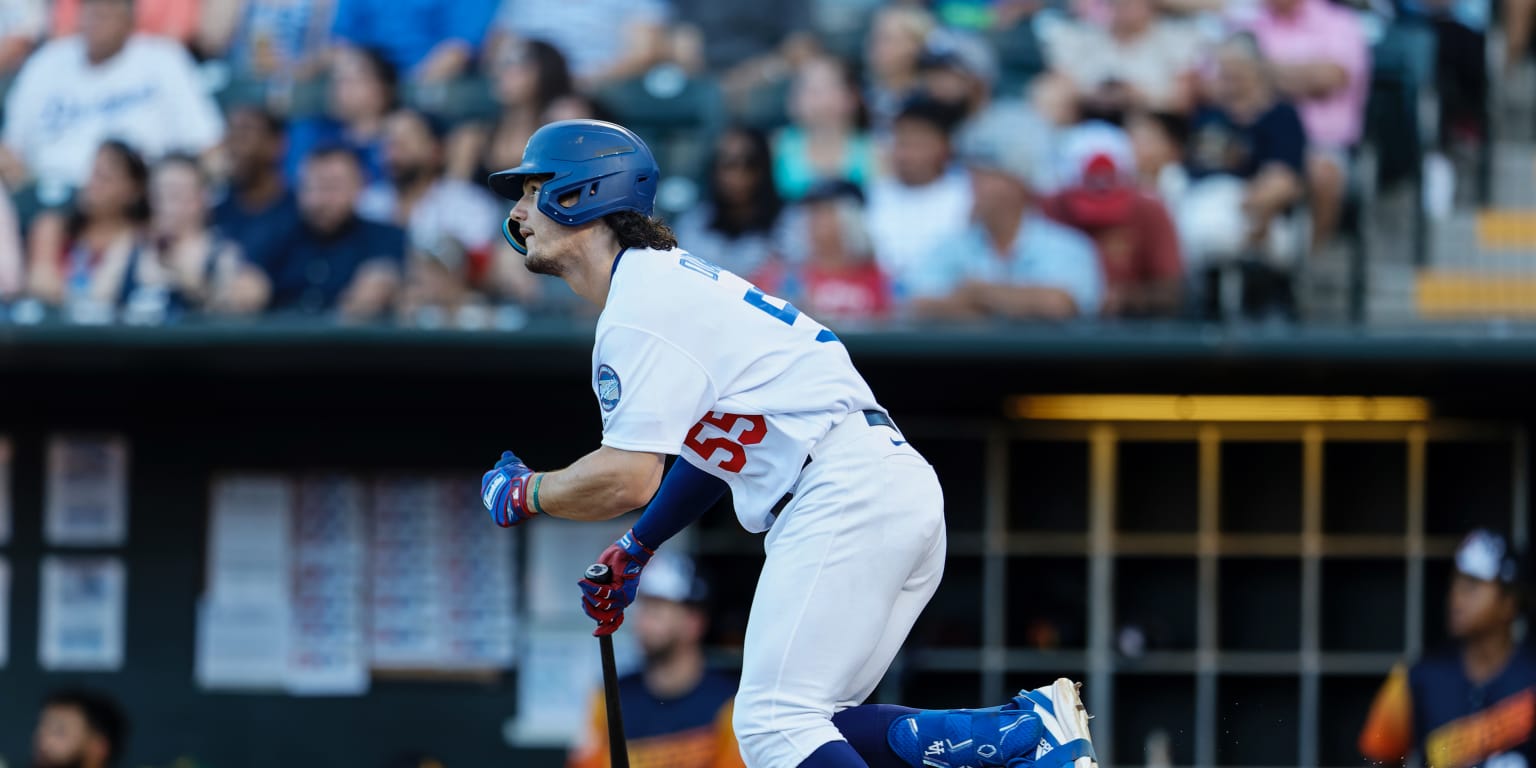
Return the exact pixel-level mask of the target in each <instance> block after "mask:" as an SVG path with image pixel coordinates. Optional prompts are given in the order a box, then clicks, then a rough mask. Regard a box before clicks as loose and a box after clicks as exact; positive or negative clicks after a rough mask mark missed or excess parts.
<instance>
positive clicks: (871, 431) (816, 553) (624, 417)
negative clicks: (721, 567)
mask: <svg viewBox="0 0 1536 768" xmlns="http://www.w3.org/2000/svg"><path fill="white" fill-rule="evenodd" d="M659 173H660V171H659V169H658V168H657V166H656V161H655V159H654V158H653V157H652V155H651V152H650V150H649V149H647V148H646V146H645V144H644V142H642V141H641V140H640V138H639V137H638V136H636V135H635V134H634V133H632V132H630V131H629V130H628V129H625V128H623V127H621V126H618V125H613V124H611V123H604V122H598V121H593V120H569V121H561V122H557V123H551V124H549V125H546V126H544V127H543V128H540V129H539V130H538V131H537V132H536V133H535V134H534V135H533V137H532V138H530V139H529V141H528V147H527V150H526V151H525V152H524V154H523V162H522V164H521V165H519V166H518V167H516V168H512V169H509V170H506V171H501V172H500V173H496V174H494V175H492V176H491V178H490V186H491V189H492V190H494V191H496V192H497V193H498V194H501V195H502V196H504V197H506V198H508V199H511V200H516V201H517V203H516V206H515V207H514V208H513V209H512V213H511V216H510V217H509V218H508V219H507V221H506V223H505V224H504V225H503V232H504V234H505V235H506V237H507V239H508V240H509V241H510V242H511V243H512V245H513V246H514V247H515V248H517V250H518V251H519V252H521V253H523V254H525V256H526V263H527V266H528V269H529V270H531V271H533V272H537V273H541V274H547V275H555V276H557V277H560V278H561V279H563V280H565V281H566V283H568V284H569V285H570V286H571V289H572V290H573V291H575V293H576V294H577V295H579V296H581V297H582V298H584V299H586V300H587V301H590V302H592V303H593V304H595V305H597V306H598V307H600V308H601V309H602V314H601V316H600V317H599V318H598V322H597V341H596V345H595V346H594V348H593V352H592V387H593V390H594V391H595V393H596V395H597V401H598V405H599V407H600V408H601V409H602V416H603V440H602V445H601V446H600V447H599V448H598V449H597V450H595V451H593V452H591V453H589V454H587V455H586V456H583V457H582V458H581V459H579V460H577V461H576V463H574V464H572V465H570V466H569V467H566V468H565V469H560V470H555V471H549V472H543V471H540V472H535V471H533V470H531V469H530V468H529V467H528V466H527V465H526V464H524V463H523V462H522V461H521V460H520V459H518V458H517V457H516V456H515V455H513V454H512V453H511V452H510V451H509V452H506V453H503V454H502V458H501V461H500V462H499V463H498V464H497V465H496V467H495V468H494V469H492V470H491V471H489V472H487V473H485V476H484V478H483V479H482V482H481V496H482V498H483V499H484V502H485V506H486V508H487V509H488V510H489V511H490V513H491V516H492V518H493V519H494V520H495V521H496V523H497V524H498V525H501V526H512V525H517V524H519V523H522V522H524V521H527V520H529V519H530V518H532V517H534V516H535V515H540V514H547V515H553V516H555V517H564V518H571V519H576V520H607V519H611V518H614V517H617V516H619V515H622V514H624V513H625V512H628V511H630V510H632V509H635V508H638V507H641V506H645V511H644V512H643V513H642V514H641V516H640V519H639V520H638V521H637V522H636V523H635V526H634V527H633V528H631V529H630V530H629V532H627V533H626V534H625V535H624V536H623V537H621V538H620V539H619V540H618V541H617V542H615V543H614V544H613V546H611V547H609V548H608V549H607V550H605V551H604V552H603V553H602V555H601V557H599V562H602V563H605V564H607V565H608V566H609V567H610V568H612V571H613V574H614V580H613V582H612V583H610V584H597V583H593V582H591V581H583V582H582V583H581V590H582V594H583V603H582V605H583V608H584V609H585V610H586V612H587V614H588V615H589V616H591V617H592V618H593V619H595V620H596V621H597V622H598V628H597V630H596V632H595V634H598V635H604V634H609V633H611V632H613V631H614V630H615V629H617V628H618V627H619V625H620V624H621V623H622V622H623V620H624V614H623V611H624V608H625V607H626V606H628V605H629V603H630V602H631V601H632V600H634V597H635V590H636V586H637V585H638V582H639V579H640V577H641V574H642V573H643V570H644V568H645V564H646V563H647V562H648V561H649V560H650V558H651V555H652V554H653V553H654V552H655V550H656V548H657V547H658V546H660V545H661V544H662V543H663V542H665V541H666V540H667V539H668V538H670V537H671V536H672V535H674V534H676V533H677V532H678V531H680V530H682V529H683V528H684V527H686V526H687V525H688V524H690V523H692V522H693V521H694V520H696V519H698V517H699V516H700V515H701V514H703V512H704V511H705V510H707V509H709V508H710V506H712V505H713V504H714V503H715V502H716V501H718V500H719V499H720V498H721V497H722V496H723V495H724V494H725V492H726V490H728V489H729V490H730V491H731V494H732V497H733V500H734V503H735V508H736V516H737V518H738V519H740V521H741V524H742V526H743V527H745V528H746V529H747V530H749V531H752V532H755V533H758V532H765V531H766V532H767V534H768V535H767V543H766V547H765V549H766V551H767V560H766V561H765V562H764V564H763V572H762V576H761V578H760V580H759V581H758V587H757V592H756V595H755V596H754V598H753V603H752V609H751V615H750V618H749V620H748V624H747V636H746V644H745V648H744V654H743V659H742V673H741V688H740V691H739V692H738V693H737V696H736V707H735V717H734V726H735V730H736V737H737V739H738V741H739V742H740V745H741V751H742V756H743V758H744V759H745V760H746V763H747V765H748V766H750V767H751V768H864V767H865V766H868V767H869V768H922V767H923V766H937V767H939V768H946V767H947V768H961V767H962V766H1005V767H1006V768H1026V767H1028V768H1035V767H1038V768H1054V767H1055V766H1068V765H1070V766H1073V768H1091V767H1092V766H1094V765H1095V764H1096V763H1095V757H1094V752H1093V746H1092V743H1091V741H1090V737H1089V734H1088V716H1087V714H1086V713H1085V712H1084V711H1083V707H1082V703H1081V701H1080V700H1079V699H1078V694H1077V687H1076V685H1074V684H1073V683H1072V682H1070V681H1068V680H1066V679H1065V678H1063V679H1061V680H1058V681H1056V683H1054V684H1052V685H1048V686H1045V687H1042V688H1038V689H1035V690H1032V691H1021V692H1020V693H1019V695H1018V696H1015V697H1014V698H1013V699H1012V700H1011V701H1009V702H1008V703H1006V704H1003V705H1001V706H997V707H992V708H989V709H977V710H916V709H910V708H907V707H898V706H892V705H881V704H863V701H864V699H865V698H866V697H868V696H869V695H870V693H871V692H873V691H874V689H875V686H876V685H877V684H878V683H879V682H880V678H881V677H882V676H883V675H884V674H885V671H886V669H887V668H888V667H889V666H890V664H891V661H892V659H893V658H894V657H895V655H896V652H897V651H898V650H899V649H900V647H901V644H902V642H903V641H904V640H905V639H906V636H907V633H908V631H909V630H910V629H911V628H912V624H913V622H914V621H916V620H917V617H918V614H919V613H921V612H922V610H923V606H924V605H926V604H927V603H928V599H929V598H930V597H932V596H933V593H934V591H935V590H936V589H937V588H938V584H939V579H940V577H941V575H942V573H943V570H944V550H945V534H944V509H943V507H944V498H943V493H942V491H941V490H940V488H939V482H938V478H937V477H936V476H935V474H934V471H933V468H932V467H931V466H929V465H928V462H927V461H925V460H924V459H923V457H922V455H920V454H919V453H918V452H917V451H916V449H914V448H913V447H912V446H911V445H910V444H908V443H907V441H906V438H905V437H903V436H902V434H901V432H900V431H899V430H898V429H897V428H896V424H895V423H894V422H893V421H892V420H891V418H890V416H889V415H887V414H886V412H885V410H884V409H883V408H881V407H880V404H879V402H877V401H876V400H875V397H874V395H873V394H872V393H871V392H870V390H869V386H868V385H867V384H865V383H864V380H863V378H861V377H860V376H859V373H858V371H856V370H854V367H853V363H852V361H851V360H850V359H849V357H848V351H847V349H845V348H844V347H843V345H842V343H841V342H839V341H838V338H837V336H836V335H835V334H834V333H833V332H832V331H831V330H829V329H828V328H826V327H825V326H823V325H822V324H820V323H818V322H816V321H815V320H814V319H812V318H810V317H808V316H806V315H804V314H802V313H801V312H800V311H799V310H797V309H796V308H795V307H794V306H793V305H791V304H788V303H786V302H785V301H783V300H781V299H777V298H774V297H772V296H767V295H764V293H763V292H762V291H761V290H759V289H758V288H756V287H755V286H753V285H752V284H751V283H749V282H747V281H746V280H744V279H742V278H740V277H738V276H736V275H734V274H731V273H730V272H727V271H724V270H722V269H720V268H719V267H717V266H715V265H713V264H711V263H709V262H706V261H704V260H702V259H699V258H697V257H695V256H693V255H691V254H689V253H688V252H687V251H684V250H682V249H681V248H679V247H678V244H677V241H676V238H674V237H673V235H672V232H671V230H670V229H668V228H667V226H666V225H665V224H663V223H661V222H660V221H658V220H656V219H655V218H653V217H652V216H651V212H652V210H653V207H654V205H653V204H654V200H655V195H656V182H657V177H658V176H659ZM668 454H674V455H677V456H679V457H680V460H679V461H676V462H674V464H673V466H672V469H671V470H670V471H669V472H667V473H666V477H665V478H663V477H662V470H663V467H664V460H665V457H666V456H667V455H668Z"/></svg>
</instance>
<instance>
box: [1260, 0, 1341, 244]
mask: <svg viewBox="0 0 1536 768" xmlns="http://www.w3.org/2000/svg"><path fill="white" fill-rule="evenodd" d="M1250 31H1252V32H1253V35H1254V37H1255V38H1257V39H1258V41H1259V47H1260V48H1261V49H1262V50H1263V52H1264V56H1265V58H1267V59H1269V61H1270V62H1271V63H1272V64H1273V68H1272V73H1273V76H1274V80H1275V85H1276V87H1278V88H1279V90H1280V92H1281V93H1282V94H1284V95H1285V96H1286V97H1287V98H1289V99H1290V101H1291V103H1293V104H1295V105H1296V108H1297V110H1298V111H1299V112H1300V113H1301V123H1302V125H1303V126H1304V127H1305V128H1306V131H1307V143H1308V152H1307V169H1306V170H1307V196H1308V199H1309V201H1310V203H1311V209H1312V250H1313V251H1314V252H1316V251H1317V250H1318V249H1319V248H1321V247H1322V246H1323V245H1325V244H1326V243H1327V242H1328V240H1329V239H1331V238H1332V236H1333V233H1334V231H1335V230H1336V229H1337V228H1338V221H1339V211H1340V209H1341V207H1342V205H1343V203H1344V188H1345V183H1346V181H1347V168H1348V166H1349V151H1350V149H1351V148H1352V147H1354V145H1355V144H1356V143H1358V142H1359V141H1360V135H1361V132H1362V131H1363V129H1364V126H1365V99H1366V95H1367V87H1368V86H1369V83H1370V73H1371V60H1370V59H1371V53H1370V47H1369V46H1368V45H1367V44H1366V41H1365V31H1364V30H1363V29H1362V28H1361V26H1360V20H1359V18H1358V17H1356V16H1355V14H1354V12H1353V11H1350V10H1348V9H1346V8H1343V7H1340V6H1337V5H1334V4H1333V3H1330V2H1328V0H1264V7H1263V10H1262V11H1261V12H1260V13H1259V15H1258V17H1257V18H1255V19H1254V21H1253V24H1252V27H1251V30H1250Z"/></svg>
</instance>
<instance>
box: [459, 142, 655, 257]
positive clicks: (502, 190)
mask: <svg viewBox="0 0 1536 768" xmlns="http://www.w3.org/2000/svg"><path fill="white" fill-rule="evenodd" d="M660 175H661V169H660V168H658V167H657V166H656V158H655V157H654V156H652V155H651V150H650V148H649V147H647V146H645V142H643V141H641V140H640V137H639V136H636V135H635V133H634V131H631V130H629V129H628V128H625V127H624V126H622V125H614V124H613V123H605V122H603V121H601V120H561V121H559V122H554V123H550V124H548V125H546V126H544V127H543V128H540V129H538V130H537V131H534V133H533V135H532V136H530V137H529V138H528V147H527V148H526V149H524V150H523V162H522V164H520V165H518V166H517V167H516V168H508V169H507V170H505V171H498V172H496V173H493V174H491V177H490V179H489V180H488V181H487V183H488V184H489V185H490V187H491V191H493V192H495V193H496V194H498V195H501V196H502V197H505V198H507V199H509V200H517V199H518V198H521V197H522V196H523V181H524V180H525V179H527V178H528V177H530V176H547V177H549V178H548V179H547V180H546V181H545V182H544V184H543V186H542V187H540V188H539V198H538V203H537V204H538V207H539V211H541V212H542V213H543V214H544V215H545V216H548V217H549V218H550V219H552V220H554V221H557V222H559V223H561V224H564V225H566V226H576V225H578V224H585V223H587V222H589V221H593V220H595V219H599V218H602V217H604V216H607V215H608V214H610V213H617V212H618V211H635V212H636V213H641V214H644V215H646V216H649V215H650V214H651V211H652V210H654V209H655V207H656V179H657V177H658V176H660ZM573 192H574V193H576V200H575V202H574V203H572V204H571V205H570V206H569V207H567V206H564V205H561V204H560V199H561V198H564V197H567V196H568V195H570V194H571V193H573ZM501 233H502V234H503V235H505V236H506V238H507V242H509V243H511V244H512V247H513V248H516V249H517V251H518V253H527V252H528V248H527V245H526V244H525V243H524V242H523V238H522V235H520V234H519V233H518V227H517V226H516V225H515V224H513V222H512V220H511V219H510V218H508V219H507V221H506V222H504V223H503V224H502V227H501Z"/></svg>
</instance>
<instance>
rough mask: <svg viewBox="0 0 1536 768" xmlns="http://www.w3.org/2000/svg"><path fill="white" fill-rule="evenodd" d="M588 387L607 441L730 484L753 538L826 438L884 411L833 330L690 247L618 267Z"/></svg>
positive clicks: (635, 254)
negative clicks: (852, 417) (854, 418)
mask: <svg viewBox="0 0 1536 768" xmlns="http://www.w3.org/2000/svg"><path fill="white" fill-rule="evenodd" d="M592 388H593V391H594V392H595V393H596V394H597V401H598V404H599V406H600V407H601V408H602V413H603V445H606V446H609V447H612V448H619V449H622V450H628V451H647V452H652V453H668V454H677V455H679V456H681V457H682V458H683V459H684V460H685V461H687V462H688V463H690V464H693V465H694V466H696V467H698V468H700V469H702V470H704V471H705V472H708V473H709V474H711V475H714V476H715V477H718V478H720V479H722V480H724V481H725V482H726V483H727V484H729V486H730V488H731V495H732V497H733V498H734V500H735V505H736V517H737V518H738V519H739V520H740V521H741V524H742V526H743V527H744V528H746V529H747V530H748V531H751V532H753V533H757V532H761V531H765V530H768V528H769V527H770V526H771V525H772V524H773V517H772V515H771V514H770V511H771V510H772V508H773V505H774V504H775V503H776V502H777V501H778V500H779V498H780V497H782V496H783V495H784V494H785V492H787V491H789V489H790V487H791V485H792V484H793V483H794V481H795V478H796V477H798V476H799V474H800V470H801V469H802V468H803V467H804V465H805V459H806V456H807V455H809V452H810V450H811V447H812V446H813V445H815V444H816V442H817V441H818V440H820V439H821V438H822V436H824V435H825V434H826V433H827V431H828V430H829V429H831V428H832V427H833V426H834V425H835V424H837V423H838V422H840V421H842V420H843V418H844V417H846V416H848V415H849V414H857V413H859V412H860V411H863V410H865V409H873V408H879V405H878V404H877V403H876V402H875V397H874V395H873V394H872V393H871V392H870V390H869V385H867V384H865V383H864V379H863V378H862V377H860V376H859V373H858V371H856V370H854V367H853V362H852V361H851V360H850V359H849V357H848V350H847V349H845V348H844V347H843V345H842V343H841V342H839V341H838V340H837V337H836V336H835V335H833V333H832V332H831V331H830V330H828V329H827V328H826V326H823V325H822V324H820V323H818V322H816V321H815V320H813V319H811V318H810V317H807V316H806V315H805V314H803V313H801V312H800V311H799V310H797V309H796V308H795V307H794V306H793V305H791V304H788V303H786V302H785V301H783V300H782V299H778V298H774V297H772V296H767V295H764V294H763V292H762V291H761V290H759V289H758V288H757V287H756V286H754V285H752V284H751V283H749V282H747V281H746V280H744V279H742V278H740V277H738V276H736V275H734V274H732V273H730V272H727V271H725V270H723V269H721V268H719V267H718V266H716V265H714V264H711V263H709V262H707V261H704V260H703V259H700V258H698V257H696V256H693V255H692V254H690V253H688V252H686V251H683V250H681V249H673V250H669V251H656V250H639V249H631V250H628V251H625V252H624V253H623V254H622V256H621V257H620V259H619V261H618V262H617V263H616V264H615V265H614V274H613V283H612V286H611V287H610V288H609V290H608V301H607V304H606V305H605V307H604V308H603V313H602V316H601V317H599V318H598V321H597V342H596V345H595V347H594V348H593V350H592Z"/></svg>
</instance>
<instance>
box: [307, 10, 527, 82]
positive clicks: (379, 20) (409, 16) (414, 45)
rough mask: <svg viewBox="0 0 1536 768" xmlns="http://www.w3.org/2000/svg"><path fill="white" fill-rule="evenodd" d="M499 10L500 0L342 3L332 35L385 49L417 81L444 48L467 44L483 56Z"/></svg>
mask: <svg viewBox="0 0 1536 768" xmlns="http://www.w3.org/2000/svg"><path fill="white" fill-rule="evenodd" d="M496 7H497V2H496V0H338V2H337V6H336V20H335V21H334V22H333V24H332V26H331V34H332V35H333V36H334V37H336V38H337V39H338V40H344V41H346V42H349V43H352V44H353V45H356V46H359V47H362V48H377V49H379V50H381V51H383V52H384V55H385V56H386V57H387V58H388V59H389V60H390V62H391V63H393V64H394V65H395V68H396V69H398V70H400V73H401V74H402V75H404V76H406V77H412V76H414V75H415V73H416V67H417V65H419V64H421V63H422V61H424V60H425V59H426V58H427V56H428V55H429V54H431V53H432V52H433V50H434V49H436V48H437V46H438V45H441V44H444V43H450V42H457V43H462V44H463V45H465V46H468V48H469V52H470V53H471V54H472V55H473V54H475V53H477V52H478V51H479V50H480V44H481V43H482V42H484V38H485V30H486V29H487V28H488V27H489V26H490V24H491V20H492V19H493V18H494V17H495V16H496Z"/></svg>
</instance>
